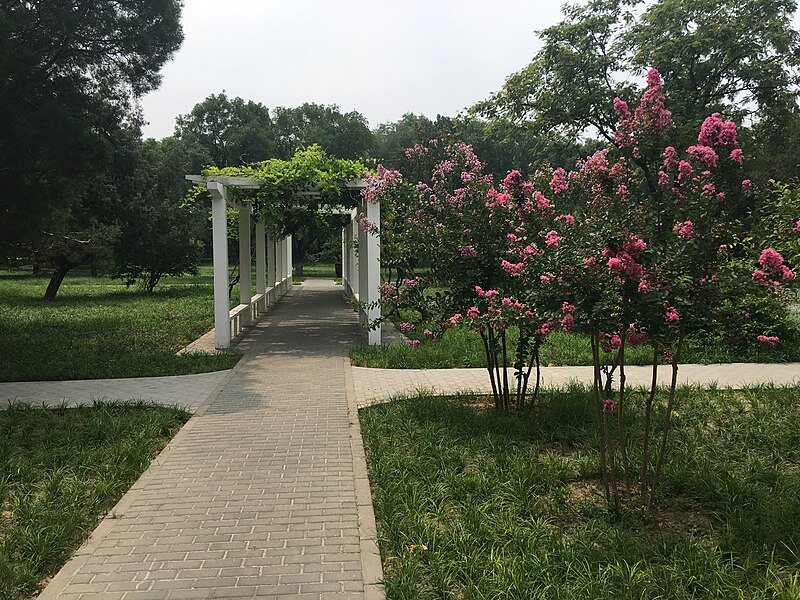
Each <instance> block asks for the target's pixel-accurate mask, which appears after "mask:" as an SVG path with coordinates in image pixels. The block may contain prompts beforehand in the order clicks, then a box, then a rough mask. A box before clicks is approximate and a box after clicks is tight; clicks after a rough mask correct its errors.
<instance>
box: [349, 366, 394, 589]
mask: <svg viewBox="0 0 800 600" xmlns="http://www.w3.org/2000/svg"><path fill="white" fill-rule="evenodd" d="M342 367H343V368H344V373H345V375H344V380H345V388H346V390H347V413H348V416H349V417H350V449H351V451H352V453H353V473H354V475H355V481H356V508H357V511H358V530H359V537H360V546H361V570H362V571H363V575H364V597H365V598H366V600H384V599H385V598H386V594H385V590H384V587H383V564H382V562H381V553H380V549H379V547H378V527H377V524H376V522H375V509H374V508H373V506H372V490H371V488H370V484H369V476H368V471H367V457H366V453H365V451H364V439H363V437H362V436H361V422H360V420H359V418H358V403H357V400H356V390H355V385H354V383H353V370H352V368H351V366H350V359H349V358H347V357H344V358H342Z"/></svg>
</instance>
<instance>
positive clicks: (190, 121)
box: [175, 92, 276, 167]
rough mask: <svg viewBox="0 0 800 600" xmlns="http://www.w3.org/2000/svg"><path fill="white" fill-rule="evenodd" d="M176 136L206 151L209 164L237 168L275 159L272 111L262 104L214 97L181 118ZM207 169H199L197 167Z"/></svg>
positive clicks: (213, 95)
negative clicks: (270, 112)
mask: <svg viewBox="0 0 800 600" xmlns="http://www.w3.org/2000/svg"><path fill="white" fill-rule="evenodd" d="M175 136H176V137H177V138H180V139H182V140H186V141H189V142H193V143H195V144H197V145H198V146H199V147H201V148H203V149H204V150H205V151H206V153H207V155H208V160H207V162H206V164H209V163H210V164H212V165H214V166H216V167H238V166H241V165H244V164H247V163H253V162H258V161H262V160H266V159H268V158H273V157H274V156H275V151H276V142H275V130H274V127H273V124H272V119H271V118H270V114H269V109H268V108H267V107H266V106H264V105H263V104H261V103H260V102H253V101H249V100H248V101H245V100H243V99H242V98H239V97H236V98H233V99H230V98H228V96H226V95H225V92H222V93H220V94H211V95H210V96H209V97H208V98H206V99H205V100H203V101H202V102H199V103H198V104H196V105H195V106H194V108H193V109H192V111H191V112H190V113H189V114H187V115H179V116H178V118H177V120H176V123H175ZM200 166H204V165H198V167H200Z"/></svg>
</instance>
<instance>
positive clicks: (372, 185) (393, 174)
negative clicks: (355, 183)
mask: <svg viewBox="0 0 800 600" xmlns="http://www.w3.org/2000/svg"><path fill="white" fill-rule="evenodd" d="M362 178H363V179H364V181H366V183H367V187H365V188H364V189H362V190H361V197H362V198H364V200H366V201H367V202H370V203H375V202H380V201H381V200H382V199H383V198H384V197H385V196H386V194H388V193H389V192H390V191H391V190H392V189H393V188H394V187H396V186H397V185H399V184H400V183H402V181H403V176H402V175H401V174H400V171H395V170H392V169H386V168H384V166H383V165H380V164H379V165H378V168H377V169H376V174H375V175H372V174H371V173H363V174H362Z"/></svg>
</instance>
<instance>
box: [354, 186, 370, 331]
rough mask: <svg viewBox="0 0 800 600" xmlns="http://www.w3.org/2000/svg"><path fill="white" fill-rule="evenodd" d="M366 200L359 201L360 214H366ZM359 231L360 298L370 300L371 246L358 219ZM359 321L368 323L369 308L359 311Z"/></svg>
mask: <svg viewBox="0 0 800 600" xmlns="http://www.w3.org/2000/svg"><path fill="white" fill-rule="evenodd" d="M365 205H366V202H364V201H363V200H361V202H359V206H358V208H359V214H360V215H364V216H366V214H367V213H366V206H365ZM356 227H357V232H358V299H359V301H360V302H368V301H369V300H367V298H368V297H369V273H368V272H367V265H368V264H369V248H368V247H367V234H366V232H365V231H364V228H363V227H361V224H360V223H359V222H358V221H356ZM358 322H359V323H360V324H361V325H366V324H367V310H366V309H365V308H362V309H360V310H359V311H358Z"/></svg>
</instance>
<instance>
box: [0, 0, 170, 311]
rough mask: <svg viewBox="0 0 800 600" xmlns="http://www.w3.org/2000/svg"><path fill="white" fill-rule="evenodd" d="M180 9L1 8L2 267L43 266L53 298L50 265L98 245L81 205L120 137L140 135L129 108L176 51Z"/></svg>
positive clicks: (148, 2)
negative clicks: (41, 262)
mask: <svg viewBox="0 0 800 600" xmlns="http://www.w3.org/2000/svg"><path fill="white" fill-rule="evenodd" d="M181 6H182V3H181V2H180V0H116V1H114V2H111V1H109V0H64V1H60V2H45V1H43V0H39V1H36V0H33V1H24V2H23V1H19V0H5V1H3V2H0V112H2V114H3V115H5V118H4V119H2V120H0V190H2V192H0V194H2V195H3V201H2V203H1V204H0V230H2V231H3V234H2V235H3V239H2V243H0V259H3V260H5V261H11V262H14V261H18V260H26V261H30V260H32V259H33V258H36V257H43V256H46V257H48V259H49V261H50V263H51V266H55V267H56V270H55V272H54V278H53V282H52V285H51V287H55V289H56V290H57V283H58V282H57V281H56V280H57V279H58V276H59V275H60V276H61V278H63V274H61V273H59V265H62V266H64V265H69V264H73V263H74V261H76V260H81V255H85V257H88V256H89V255H90V254H91V253H89V254H87V253H84V252H81V251H80V250H81V248H86V247H88V246H90V245H91V242H92V240H99V237H98V236H96V235H94V234H92V232H93V231H96V228H94V227H92V224H93V223H96V224H98V225H99V224H102V222H103V217H101V216H98V215H94V214H92V212H93V210H94V208H95V207H96V206H97V202H96V201H95V200H96V199H97V198H95V199H87V198H86V194H87V193H88V192H89V190H90V188H95V189H96V188H97V187H98V185H96V184H95V183H93V182H92V179H93V178H94V177H98V176H101V175H102V174H103V173H104V172H106V171H107V170H108V169H110V168H111V167H112V161H113V159H114V147H113V145H114V141H115V139H116V138H117V137H118V135H124V134H122V133H120V132H121V131H123V130H126V129H129V128H133V129H137V127H138V124H139V121H140V116H139V110H138V108H137V104H136V103H137V99H138V98H139V97H140V96H141V95H142V94H143V93H145V92H147V91H149V90H152V89H154V88H155V87H156V86H157V85H158V83H159V70H160V68H161V67H162V65H163V64H164V63H165V62H166V61H167V60H168V59H169V58H170V56H171V55H172V53H173V52H174V51H175V50H176V49H177V48H178V47H179V45H180V43H181V41H182V37H183V34H182V31H181V27H180V14H181ZM109 227H110V225H109ZM102 229H103V230H104V231H105V232H106V233H107V232H108V231H109V230H108V228H107V227H103V228H102ZM90 234H91V235H90ZM100 237H103V236H100ZM54 240H56V241H57V242H58V243H54ZM59 246H64V248H63V252H61V253H60V254H59V251H58V247H59ZM67 255H69V257H68V258H67ZM61 271H63V269H61ZM54 295H55V293H54V292H53V293H52V294H50V297H53V296H54Z"/></svg>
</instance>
